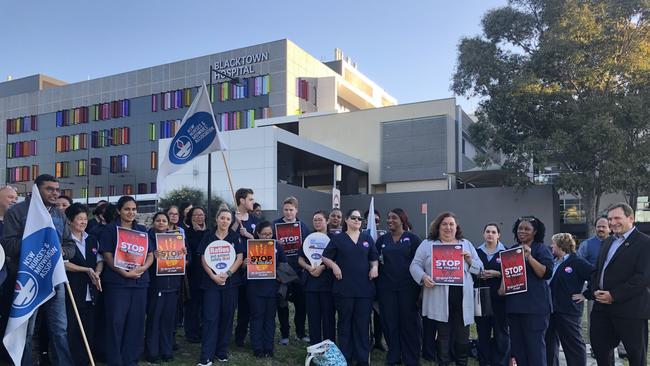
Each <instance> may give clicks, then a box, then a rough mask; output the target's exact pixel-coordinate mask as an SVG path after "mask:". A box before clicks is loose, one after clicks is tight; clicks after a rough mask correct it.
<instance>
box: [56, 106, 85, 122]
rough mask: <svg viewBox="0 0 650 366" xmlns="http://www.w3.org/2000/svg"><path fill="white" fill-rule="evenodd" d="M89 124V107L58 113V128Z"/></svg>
mask: <svg viewBox="0 0 650 366" xmlns="http://www.w3.org/2000/svg"><path fill="white" fill-rule="evenodd" d="M80 123H88V107H78V108H72V109H64V110H60V111H58V112H56V127H65V126H72V125H78V124H80Z"/></svg>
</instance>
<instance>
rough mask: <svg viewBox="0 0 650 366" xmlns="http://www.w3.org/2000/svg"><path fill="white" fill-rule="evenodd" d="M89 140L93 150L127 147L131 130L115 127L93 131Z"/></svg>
mask: <svg viewBox="0 0 650 366" xmlns="http://www.w3.org/2000/svg"><path fill="white" fill-rule="evenodd" d="M90 139H91V142H90V144H91V145H92V147H93V148H101V147H107V146H119V145H128V144H129V143H130V142H131V130H130V129H129V127H116V128H111V129H110V130H108V129H106V130H98V131H93V132H92V135H91V138H90Z"/></svg>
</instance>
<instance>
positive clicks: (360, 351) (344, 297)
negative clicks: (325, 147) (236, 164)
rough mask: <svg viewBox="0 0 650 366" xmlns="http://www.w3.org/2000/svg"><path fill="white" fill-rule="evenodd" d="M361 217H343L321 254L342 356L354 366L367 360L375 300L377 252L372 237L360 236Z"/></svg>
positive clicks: (355, 212) (355, 214)
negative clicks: (331, 278) (330, 280)
mask: <svg viewBox="0 0 650 366" xmlns="http://www.w3.org/2000/svg"><path fill="white" fill-rule="evenodd" d="M362 221H363V217H362V216H361V213H360V212H359V210H355V209H352V210H350V211H348V213H347V214H346V215H345V224H344V226H343V230H344V232H343V233H341V234H339V235H335V236H334V237H332V240H330V242H329V244H328V245H327V248H325V251H324V252H323V263H325V265H326V266H327V267H329V268H330V269H331V270H332V272H333V273H334V277H335V278H336V280H335V281H334V284H333V286H332V294H333V296H334V306H335V307H336V310H337V312H338V315H339V318H338V324H337V329H338V341H339V345H340V348H341V352H343V355H344V356H345V358H346V359H347V360H348V362H349V363H350V362H352V361H353V360H355V361H356V362H357V365H368V364H369V362H370V360H369V357H370V334H369V327H370V312H371V311H372V300H373V298H374V297H375V284H374V283H373V281H372V280H373V279H375V278H377V275H378V268H377V267H378V259H379V256H378V254H377V248H376V247H375V242H374V240H372V237H371V236H370V235H369V234H367V233H364V232H361V222H362Z"/></svg>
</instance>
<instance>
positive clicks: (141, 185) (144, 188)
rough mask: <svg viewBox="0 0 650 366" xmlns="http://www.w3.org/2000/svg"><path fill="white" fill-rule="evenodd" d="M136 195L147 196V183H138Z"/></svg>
mask: <svg viewBox="0 0 650 366" xmlns="http://www.w3.org/2000/svg"><path fill="white" fill-rule="evenodd" d="M138 194H147V183H138Z"/></svg>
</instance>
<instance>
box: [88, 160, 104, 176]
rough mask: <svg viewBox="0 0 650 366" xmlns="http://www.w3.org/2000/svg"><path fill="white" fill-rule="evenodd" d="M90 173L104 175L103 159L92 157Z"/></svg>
mask: <svg viewBox="0 0 650 366" xmlns="http://www.w3.org/2000/svg"><path fill="white" fill-rule="evenodd" d="M90 174H91V175H102V159H101V158H92V159H90Z"/></svg>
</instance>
